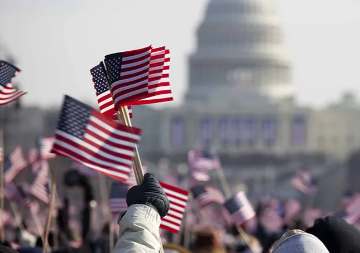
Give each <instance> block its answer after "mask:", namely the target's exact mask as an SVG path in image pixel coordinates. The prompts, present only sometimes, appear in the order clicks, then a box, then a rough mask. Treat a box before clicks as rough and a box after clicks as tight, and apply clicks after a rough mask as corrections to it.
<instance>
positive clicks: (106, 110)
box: [90, 64, 132, 121]
mask: <svg viewBox="0 0 360 253" xmlns="http://www.w3.org/2000/svg"><path fill="white" fill-rule="evenodd" d="M90 74H91V75H92V77H93V79H92V80H93V82H94V88H95V93H96V98H97V101H98V105H99V109H100V112H101V113H102V114H103V115H105V116H106V117H110V118H112V119H113V120H116V121H117V120H118V117H117V112H116V110H115V106H114V101H113V98H112V96H111V93H110V90H109V86H108V84H107V83H106V76H105V72H104V69H103V68H102V66H101V65H100V64H99V65H96V66H95V67H93V68H92V69H91V70H90ZM127 108H128V111H129V115H130V118H132V108H131V106H127Z"/></svg>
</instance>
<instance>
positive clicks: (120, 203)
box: [109, 182, 128, 215]
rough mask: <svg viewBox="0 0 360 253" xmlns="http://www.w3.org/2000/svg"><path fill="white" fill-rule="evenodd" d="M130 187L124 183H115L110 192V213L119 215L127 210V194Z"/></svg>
mask: <svg viewBox="0 0 360 253" xmlns="http://www.w3.org/2000/svg"><path fill="white" fill-rule="evenodd" d="M127 190H128V186H127V184H125V183H122V182H114V183H112V185H111V190H110V201H109V203H110V211H111V213H112V214H116V215H118V214H119V213H120V212H124V211H126V210H127V207H128V206H127V204H126V193H127Z"/></svg>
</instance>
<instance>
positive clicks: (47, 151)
mask: <svg viewBox="0 0 360 253" xmlns="http://www.w3.org/2000/svg"><path fill="white" fill-rule="evenodd" d="M54 141H55V138H54V137H44V138H41V139H40V155H41V158H42V159H45V160H48V159H53V158H55V157H56V155H55V154H53V153H51V149H52V147H53V145H54Z"/></svg>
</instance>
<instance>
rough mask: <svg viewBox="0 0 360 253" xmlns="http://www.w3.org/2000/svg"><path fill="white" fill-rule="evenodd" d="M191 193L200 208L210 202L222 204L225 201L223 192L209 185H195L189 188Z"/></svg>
mask: <svg viewBox="0 0 360 253" xmlns="http://www.w3.org/2000/svg"><path fill="white" fill-rule="evenodd" d="M191 193H192V194H193V196H194V199H195V200H196V202H197V203H198V204H199V207H200V208H204V207H205V206H207V205H209V204H211V203H217V204H219V205H223V204H224V202H225V198H224V195H223V193H222V192H221V191H220V190H218V189H216V188H214V187H211V186H203V185H198V186H195V187H193V188H191Z"/></svg>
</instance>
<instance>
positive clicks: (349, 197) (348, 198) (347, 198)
mask: <svg viewBox="0 0 360 253" xmlns="http://www.w3.org/2000/svg"><path fill="white" fill-rule="evenodd" d="M354 197H356V194H355V193H354V192H353V191H346V192H344V194H343V196H342V198H341V204H342V206H343V207H345V206H347V205H348V204H350V202H352V201H353V200H354Z"/></svg>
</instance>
